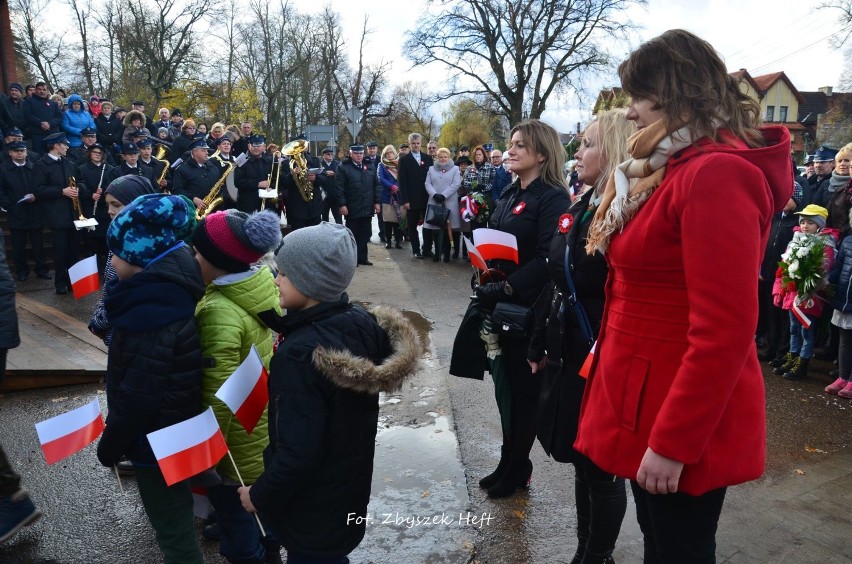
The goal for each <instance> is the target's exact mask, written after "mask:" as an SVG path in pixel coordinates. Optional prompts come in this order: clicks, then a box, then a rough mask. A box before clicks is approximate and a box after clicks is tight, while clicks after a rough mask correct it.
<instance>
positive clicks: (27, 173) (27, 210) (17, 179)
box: [0, 161, 44, 229]
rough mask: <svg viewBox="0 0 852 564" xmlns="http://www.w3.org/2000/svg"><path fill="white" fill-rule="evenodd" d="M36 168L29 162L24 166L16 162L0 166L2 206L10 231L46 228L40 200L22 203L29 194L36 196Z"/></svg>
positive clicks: (0, 198) (0, 199) (0, 203)
mask: <svg viewBox="0 0 852 564" xmlns="http://www.w3.org/2000/svg"><path fill="white" fill-rule="evenodd" d="M34 168H35V167H34V166H33V164H32V163H31V162H29V161H27V162H26V163H25V164H24V166H18V165H16V164H15V163H14V162H11V161H10V162H7V163H3V164H2V165H0V206H2V207H3V208H5V209H6V211H7V213H8V215H7V216H6V217H7V221H8V223H9V228H10V229H39V228H41V227H44V206H43V205H42V202H41V200H40V199H39V198H36V200H35V201H34V202H21V203H20V204H19V203H18V202H19V201H20V200H21V198H23V197H24V196H26V195H27V194H35V193H36V189H35V184H34V183H33V180H34Z"/></svg>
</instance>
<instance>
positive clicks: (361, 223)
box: [346, 217, 373, 264]
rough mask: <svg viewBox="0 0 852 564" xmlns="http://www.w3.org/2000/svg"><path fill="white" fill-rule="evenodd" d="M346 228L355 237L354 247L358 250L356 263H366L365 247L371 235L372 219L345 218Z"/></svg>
mask: <svg viewBox="0 0 852 564" xmlns="http://www.w3.org/2000/svg"><path fill="white" fill-rule="evenodd" d="M346 227H348V228H349V231H351V232H352V235H354V236H355V247H356V248H357V249H358V263H359V264H361V263H365V262H367V245H368V243H369V242H370V237H371V236H372V235H373V218H372V217H353V218H350V217H347V218H346Z"/></svg>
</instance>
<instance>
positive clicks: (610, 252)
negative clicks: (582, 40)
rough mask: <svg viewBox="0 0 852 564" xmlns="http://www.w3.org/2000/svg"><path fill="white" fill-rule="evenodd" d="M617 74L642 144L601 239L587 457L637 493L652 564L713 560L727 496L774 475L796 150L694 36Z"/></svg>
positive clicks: (609, 206)
mask: <svg viewBox="0 0 852 564" xmlns="http://www.w3.org/2000/svg"><path fill="white" fill-rule="evenodd" d="M619 75H620V77H621V82H622V86H623V87H624V89H625V91H627V92H628V93H629V94H630V95H631V97H632V102H631V105H630V107H629V110H628V113H627V119H630V120H632V121H634V122H635V123H636V126H637V129H638V131H637V132H636V134H634V135H633V136H632V137H631V138H630V141H629V143H628V149H629V152H630V155H631V159H629V160H628V161H626V162H625V163H622V164H621V165H619V166H618V167H617V168H616V170H615V171H614V173H613V175H612V176H611V177H610V179H609V182H608V183H607V187H606V190H605V192H604V197H603V201H602V202H601V205H600V207H599V208H598V210H597V212H596V214H595V220H594V223H593V225H592V227H591V229H590V231H589V237H588V241H589V243H588V246H587V250H588V251H593V250H594V249H596V248H597V249H598V250H601V251H603V252H605V253H606V255H607V258H608V260H609V265H610V271H609V276H608V279H607V283H606V305H605V309H604V314H603V320H602V323H601V330H600V334H599V337H598V341H597V346H596V349H595V351H596V353H595V360H594V364H593V366H592V373H591V375H590V378H589V382H588V384H587V387H586V395H585V398H584V400H583V405H582V409H581V420H580V427H579V432H578V437H577V441H576V443H575V448H577V450H579V451H580V452H582V453H583V454H585V455H586V456H588V457H589V458H590V459H591V460H592V461H593V462H594V463H595V464H597V465H598V466H599V467H600V468H601V469H603V470H604V471H605V472H608V473H611V474H615V475H618V476H623V477H625V478H628V479H630V480H631V486H632V489H633V494H634V499H635V501H636V511H637V519H638V521H639V524H640V526H641V528H642V532H643V534H644V537H645V562H646V563H650V562H676V563H682V562H690V563H692V564H698V563H703V562H714V561H715V554H714V553H715V546H716V541H715V533H716V526H717V522H718V518H719V514H720V513H721V510H722V504H723V502H724V497H725V491H726V487H727V486H730V485H733V484H738V483H741V482H744V481H747V480H753V479H756V478H758V477H759V476H760V475H761V474H762V473H763V468H764V459H765V454H764V451H765V438H766V421H765V419H766V418H765V407H764V387H763V377H762V374H761V370H760V365H759V364H758V360H757V354H756V351H755V345H754V328H755V326H756V323H757V272H758V271H759V269H760V262H761V255H762V252H763V249H764V248H765V245H766V238H767V234H768V229H769V225H770V220H771V217H772V213H773V211H775V210H780V209H781V208H782V207H783V206H784V203H785V202H786V201H787V200H788V199H789V198H790V195H791V193H792V190H793V185H792V182H790V176H791V170H790V166H791V163H790V136H789V133H788V132H787V130H786V129H784V128H783V127H768V128H765V129H762V130H757V129H756V127H757V125H758V121H759V115H760V109H759V107H758V105H757V103H756V102H754V101H753V100H751V99H750V98H748V97H747V96H745V95H744V94H742V93H741V91H740V90H739V87H738V85H737V83H736V82H735V80H734V79H733V78H732V77H730V76H729V75H728V73H727V70H726V68H725V65H724V63H723V62H722V61H721V59H720V58H719V56H718V55H717V54H716V52H715V50H714V49H713V47H712V46H711V45H710V44H709V43H707V42H705V41H703V40H701V39H699V38H698V37H696V36H694V35H692V34H690V33H688V32H686V31H682V30H671V31H668V32H666V33H664V34H663V35H661V36H660V37H657V38H655V39H652V40H651V41H649V42H648V43H645V44H644V45H642V46H640V47H639V49H638V50H637V51H635V52H634V53H632V54H631V55H630V57H629V58H628V59H627V60H626V61H625V62H623V63H622V64H621V66H620V67H619Z"/></svg>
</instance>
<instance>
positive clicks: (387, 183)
mask: <svg viewBox="0 0 852 564" xmlns="http://www.w3.org/2000/svg"><path fill="white" fill-rule="evenodd" d="M378 176H379V184H381V185H382V188H381V190H380V192H379V199H380V200H381V202H382V203H383V204H389V203H391V193H392V192H391V187H392V186H396V187H397V188H399V180H397V179H396V178H394V177H393V175H392V174H391V173H390V171H388V169H387V167H386V166H385V165H384V163H379V170H378ZM397 200H399V196H397Z"/></svg>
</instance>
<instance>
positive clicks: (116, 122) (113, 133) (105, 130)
mask: <svg viewBox="0 0 852 564" xmlns="http://www.w3.org/2000/svg"><path fill="white" fill-rule="evenodd" d="M95 129H97V138H98V143H100V144H101V145H103V146H104V149H106V152H107V153H109V154H112V153H114V152H115V146H116V145H121V136H122V135H123V134H124V125H123V124H122V123H121V120H120V119H118V118H117V117H115V114H110V115H109V117H107V116H105V115H103V114H100V115H99V116H98V117H96V118H95Z"/></svg>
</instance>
